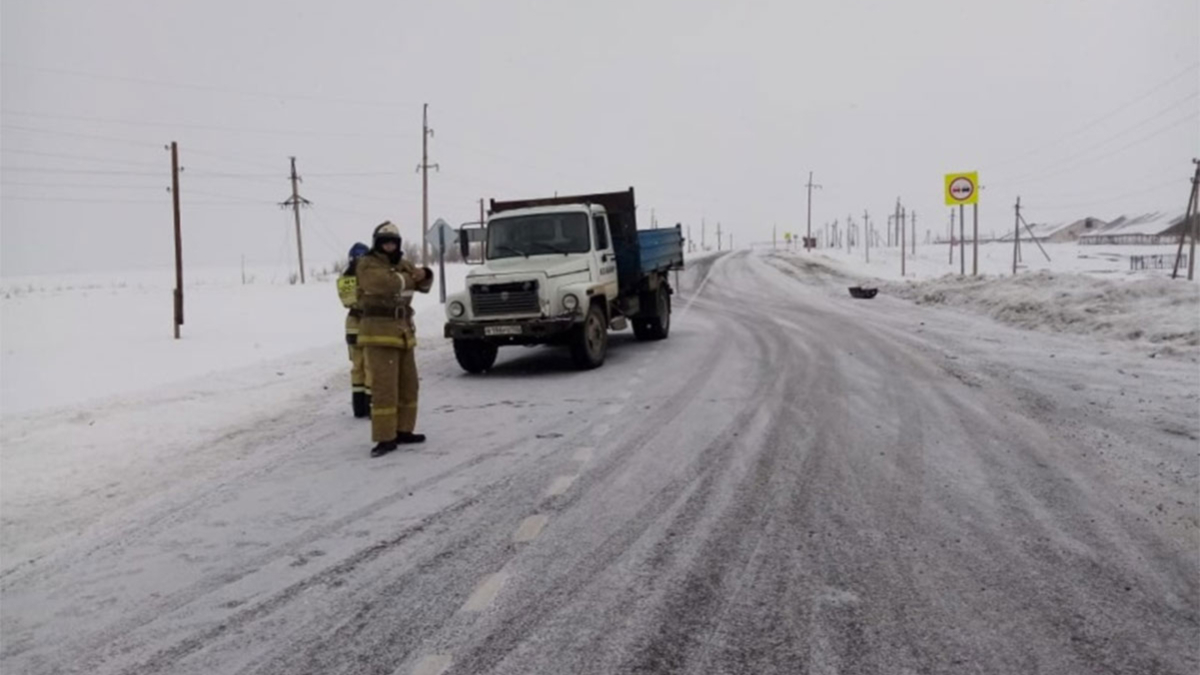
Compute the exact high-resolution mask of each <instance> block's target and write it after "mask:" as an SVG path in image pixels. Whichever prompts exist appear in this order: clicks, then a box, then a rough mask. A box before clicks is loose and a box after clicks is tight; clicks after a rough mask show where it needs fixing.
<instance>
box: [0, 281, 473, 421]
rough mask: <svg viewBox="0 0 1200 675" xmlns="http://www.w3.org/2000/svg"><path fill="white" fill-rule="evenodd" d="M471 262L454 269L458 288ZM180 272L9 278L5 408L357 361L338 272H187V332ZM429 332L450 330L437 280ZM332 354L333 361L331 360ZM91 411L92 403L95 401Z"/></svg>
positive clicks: (2, 335) (150, 392)
mask: <svg viewBox="0 0 1200 675" xmlns="http://www.w3.org/2000/svg"><path fill="white" fill-rule="evenodd" d="M465 271H466V267H465V266H462V265H457V266H455V265H451V266H448V267H447V268H446V281H447V293H453V292H455V291H456V290H458V289H460V288H461V287H462V280H463V277H464V275H465ZM173 274H174V273H173V271H170V270H162V271H154V272H130V273H125V274H104V275H86V276H85V275H78V276H61V277H22V278H5V279H3V280H2V281H0V349H2V353H0V372H2V373H3V377H2V378H0V414H2V415H3V416H4V417H6V418H7V417H11V416H12V415H17V414H22V413H28V412H31V411H37V410H42V409H46V408H52V407H56V406H64V405H79V404H86V403H87V402H88V401H94V400H96V399H101V398H104V397H108V396H113V395H118V394H120V395H130V394H139V393H140V394H142V395H144V396H150V397H153V396H155V395H163V394H165V393H166V390H164V389H163V387H165V386H166V385H169V384H172V383H176V382H180V381H183V380H189V379H196V380H198V381H199V382H203V386H202V387H201V388H202V389H204V390H207V389H208V388H209V387H211V386H212V385H213V381H212V379H211V378H212V377H214V376H216V375H218V374H221V373H228V372H231V371H236V370H239V369H244V368H254V367H261V368H264V369H265V370H266V371H272V370H274V371H279V372H283V374H282V375H279V376H278V377H280V378H286V377H287V373H286V372H284V371H286V370H287V369H286V368H282V366H281V367H279V368H276V367H275V366H272V365H271V364H272V363H274V362H275V361H278V360H279V359H281V358H282V359H284V361H287V358H286V357H288V356H290V355H294V354H302V353H311V354H312V356H313V358H317V359H323V361H322V362H332V361H336V360H337V359H338V358H339V357H340V358H343V359H344V358H345V350H344V348H343V349H341V350H339V349H338V347H339V346H340V345H344V344H345V338H344V330H343V320H344V319H345V311H344V310H343V309H342V306H341V303H340V302H339V301H338V297H337V288H336V285H335V283H334V281H335V279H336V276H333V275H329V274H318V275H316V277H315V278H313V277H310V278H308V279H307V280H306V281H307V283H305V284H303V285H301V284H299V283H297V284H290V283H289V281H288V279H287V276H286V275H280V274H277V273H273V272H272V271H270V270H249V271H248V272H247V276H246V280H247V283H246V284H243V283H242V275H241V270H239V269H223V268H218V269H201V270H196V271H186V274H187V276H185V278H184V325H183V328H182V331H181V333H182V335H181V337H182V339H180V340H178V341H176V340H174V339H173V338H172V299H171V296H172V289H173V288H174V276H173ZM414 305H415V307H416V308H417V311H418V329H419V330H420V331H421V334H422V336H427V337H431V338H433V339H441V309H440V308H441V305H440V304H439V303H438V295H437V286H436V285H435V286H434V289H433V291H432V292H431V293H430V294H429V295H418V296H417V298H416V300H415V301H414ZM330 359H332V361H330ZM84 407H85V408H86V405H84Z"/></svg>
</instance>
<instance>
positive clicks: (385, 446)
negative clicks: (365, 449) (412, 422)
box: [371, 441, 396, 457]
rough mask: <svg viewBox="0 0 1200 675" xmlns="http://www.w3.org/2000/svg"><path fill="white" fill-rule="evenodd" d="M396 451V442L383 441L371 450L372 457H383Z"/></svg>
mask: <svg viewBox="0 0 1200 675" xmlns="http://www.w3.org/2000/svg"><path fill="white" fill-rule="evenodd" d="M395 449H396V441H383V442H382V443H379V444H378V445H376V446H375V447H373V448H371V456H372V457H383V456H384V455H386V454H388V453H389V452H391V451H393V450H395Z"/></svg>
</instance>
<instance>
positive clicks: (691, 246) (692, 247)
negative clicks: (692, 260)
mask: <svg viewBox="0 0 1200 675" xmlns="http://www.w3.org/2000/svg"><path fill="white" fill-rule="evenodd" d="M687 250H688V253H692V252H694V251H695V250H696V244H695V242H693V241H692V226H691V225H688V247H687Z"/></svg>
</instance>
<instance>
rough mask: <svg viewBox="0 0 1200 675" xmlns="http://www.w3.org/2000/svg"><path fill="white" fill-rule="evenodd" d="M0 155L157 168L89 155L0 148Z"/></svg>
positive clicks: (145, 163) (154, 165)
mask: <svg viewBox="0 0 1200 675" xmlns="http://www.w3.org/2000/svg"><path fill="white" fill-rule="evenodd" d="M0 153H5V154H13V155H29V156H31V157H52V158H55V159H72V160H75V161H81V162H102V163H104V164H121V165H124V166H137V167H150V168H153V167H157V166H158V165H157V164H152V163H150V162H134V161H130V160H123V159H112V158H109V157H95V156H90V155H73V154H70V153H65V152H41V151H38V150H20V149H17V148H0Z"/></svg>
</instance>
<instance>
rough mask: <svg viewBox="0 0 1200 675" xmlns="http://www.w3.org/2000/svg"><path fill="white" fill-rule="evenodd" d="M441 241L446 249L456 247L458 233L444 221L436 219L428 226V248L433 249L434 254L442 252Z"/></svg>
mask: <svg viewBox="0 0 1200 675" xmlns="http://www.w3.org/2000/svg"><path fill="white" fill-rule="evenodd" d="M443 241H444V242H445V243H446V248H447V249H449V248H451V247H453V246H457V245H458V231H457V230H455V229H454V228H453V227H451V226H450V224H449V223H447V222H446V221H444V220H442V219H441V218H438V219H437V220H436V221H434V223H433V225H430V226H429V246H430V247H431V248H433V251H434V253H441V252H442V242H443Z"/></svg>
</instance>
